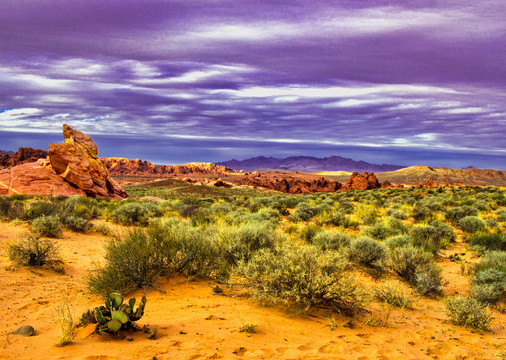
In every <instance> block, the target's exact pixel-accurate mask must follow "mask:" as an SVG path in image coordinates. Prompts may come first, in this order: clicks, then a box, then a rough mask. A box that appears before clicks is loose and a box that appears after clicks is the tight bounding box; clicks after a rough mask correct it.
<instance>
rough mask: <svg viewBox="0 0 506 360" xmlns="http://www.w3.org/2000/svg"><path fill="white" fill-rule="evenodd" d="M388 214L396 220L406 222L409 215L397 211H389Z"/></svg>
mask: <svg viewBox="0 0 506 360" xmlns="http://www.w3.org/2000/svg"><path fill="white" fill-rule="evenodd" d="M387 214H388V215H389V216H391V217H393V218H395V219H399V220H406V219H407V218H408V215H407V214H405V213H403V212H402V211H400V210H397V209H388V210H387Z"/></svg>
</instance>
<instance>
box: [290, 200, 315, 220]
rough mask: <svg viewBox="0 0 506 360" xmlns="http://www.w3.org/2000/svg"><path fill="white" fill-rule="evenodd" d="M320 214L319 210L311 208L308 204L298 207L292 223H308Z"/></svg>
mask: <svg viewBox="0 0 506 360" xmlns="http://www.w3.org/2000/svg"><path fill="white" fill-rule="evenodd" d="M317 213H318V209H316V208H314V207H311V206H309V204H308V203H306V202H301V203H299V204H298V205H297V207H296V209H295V212H294V213H293V215H292V216H291V219H292V221H294V222H297V221H307V220H309V219H311V218H312V217H313V216H315V215H316V214H317Z"/></svg>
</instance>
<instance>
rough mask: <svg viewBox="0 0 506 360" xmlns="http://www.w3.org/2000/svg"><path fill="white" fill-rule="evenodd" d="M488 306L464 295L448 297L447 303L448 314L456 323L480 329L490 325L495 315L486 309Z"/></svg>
mask: <svg viewBox="0 0 506 360" xmlns="http://www.w3.org/2000/svg"><path fill="white" fill-rule="evenodd" d="M485 309H486V306H485V305H483V304H482V303H480V302H479V301H477V300H475V299H472V298H467V297H463V296H460V295H459V296H457V297H456V298H453V299H448V300H447V301H446V304H445V310H446V315H447V316H448V317H449V318H450V321H451V322H452V323H453V324H455V325H464V326H471V327H472V328H475V329H478V330H486V329H488V328H489V327H490V324H491V323H492V320H493V317H492V315H490V314H487V313H486V312H485V311H484V310H485Z"/></svg>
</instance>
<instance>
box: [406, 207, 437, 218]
mask: <svg viewBox="0 0 506 360" xmlns="http://www.w3.org/2000/svg"><path fill="white" fill-rule="evenodd" d="M433 215H434V212H433V211H432V210H431V209H430V208H429V207H427V206H424V205H420V204H416V205H415V207H414V208H413V211H412V212H411V216H412V217H413V219H414V220H415V221H416V222H420V221H424V220H430V219H432V217H433Z"/></svg>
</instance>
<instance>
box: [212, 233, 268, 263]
mask: <svg viewBox="0 0 506 360" xmlns="http://www.w3.org/2000/svg"><path fill="white" fill-rule="evenodd" d="M218 236H219V238H220V239H221V242H222V243H223V247H224V251H225V258H226V259H227V261H228V262H229V263H230V264H232V265H236V264H237V263H238V262H239V261H248V260H249V259H250V257H251V256H253V254H254V253H255V252H256V251H258V250H260V249H264V248H273V247H274V246H275V244H276V242H277V241H278V239H277V236H276V235H275V234H274V231H273V229H272V228H271V227H270V226H268V224H265V223H248V224H241V225H239V226H230V227H225V228H223V229H221V231H219V232H218Z"/></svg>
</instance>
